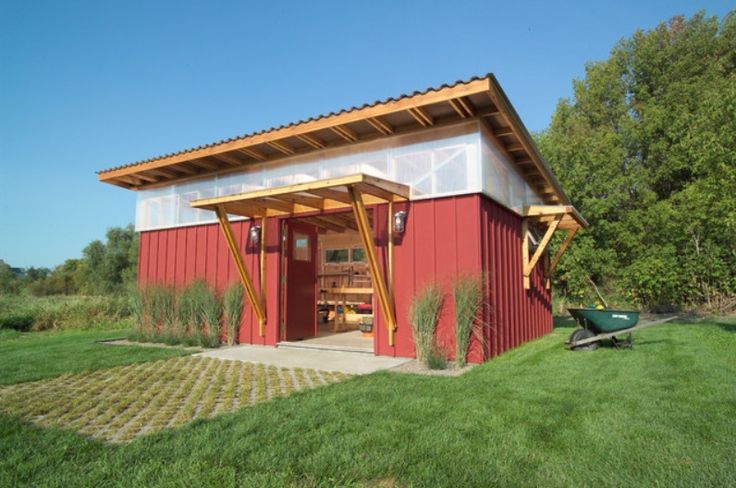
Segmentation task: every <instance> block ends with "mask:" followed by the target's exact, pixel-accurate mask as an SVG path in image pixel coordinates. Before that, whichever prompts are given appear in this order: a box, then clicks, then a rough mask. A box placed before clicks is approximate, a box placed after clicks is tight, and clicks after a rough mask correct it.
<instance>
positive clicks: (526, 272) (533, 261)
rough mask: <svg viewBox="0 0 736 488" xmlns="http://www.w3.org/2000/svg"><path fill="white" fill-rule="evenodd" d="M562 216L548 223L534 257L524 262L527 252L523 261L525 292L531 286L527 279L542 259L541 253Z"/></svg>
mask: <svg viewBox="0 0 736 488" xmlns="http://www.w3.org/2000/svg"><path fill="white" fill-rule="evenodd" d="M562 217H563V215H558V216H557V217H555V220H553V221H552V222H550V224H549V226H548V227H547V232H545V233H544V237H543V238H542V241H541V242H540V243H539V245H538V246H537V250H536V251H534V255H533V256H532V258H531V259H530V260H529V262H526V260H527V259H528V256H529V254H528V251H527V259H524V261H525V263H524V288H526V289H527V290H528V289H529V287H530V286H531V285H530V284H529V277H530V276H531V274H532V270H533V269H534V266H535V265H536V264H537V261H539V258H540V257H542V253H543V252H544V250H545V249H546V248H547V245H548V244H549V241H550V240H551V239H552V235H553V234H554V233H555V231H556V230H557V227H558V226H559V225H560V221H561V220H562ZM524 222H526V219H524ZM527 245H528V244H527Z"/></svg>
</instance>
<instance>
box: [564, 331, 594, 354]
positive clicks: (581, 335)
mask: <svg viewBox="0 0 736 488" xmlns="http://www.w3.org/2000/svg"><path fill="white" fill-rule="evenodd" d="M593 336H595V334H594V333H593V331H591V330H588V329H577V330H576V331H575V332H573V333H572V335H571V336H570V342H571V343H573V342H577V341H582V340H583V339H590V338H591V337H593ZM598 345H599V344H598V343H597V342H589V343H587V344H583V345H581V346H575V347H573V348H572V350H573V351H595V350H596V349H598Z"/></svg>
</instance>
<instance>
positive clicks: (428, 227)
mask: <svg viewBox="0 0 736 488" xmlns="http://www.w3.org/2000/svg"><path fill="white" fill-rule="evenodd" d="M371 208H372V210H373V212H374V223H375V224H376V225H375V226H374V232H375V235H374V238H375V242H376V251H377V253H378V256H379V259H381V260H382V261H383V264H384V272H385V270H386V268H385V262H386V246H385V244H386V225H387V211H388V207H387V205H380V206H373V207H371ZM394 210H395V211H398V210H407V212H408V218H407V221H406V231H405V232H404V234H403V235H401V236H397V237H396V240H395V244H394V273H393V290H394V303H395V305H396V315H397V317H396V318H397V322H398V326H397V330H396V335H395V346H393V347H391V346H389V345H388V334H387V331H386V328H385V324H384V322H383V318H382V317H381V316H380V312H379V313H377V314H376V323H375V325H374V332H375V334H376V339H375V352H376V353H377V354H380V355H395V356H402V357H413V356H414V355H415V352H414V344H413V340H412V333H411V327H410V325H409V322H408V312H409V306H410V303H411V299H412V297H413V296H414V295H415V294H416V293H417V292H418V291H419V290H421V289H422V288H423V287H424V286H426V285H427V284H428V283H430V282H432V281H437V282H439V283H440V284H441V285H442V287H443V290H444V291H445V301H444V306H443V309H442V314H441V317H440V322H439V325H438V331H437V335H438V339H439V341H440V343H441V344H442V345H443V346H444V347H445V348H446V350H447V352H448V353H449V354H450V356H452V355H453V354H454V343H455V340H454V318H453V317H454V303H453V300H452V290H451V283H452V281H453V280H454V279H455V278H456V277H457V276H459V275H461V274H464V273H478V272H482V273H483V274H484V277H485V281H486V290H488V291H489V293H488V296H486V301H487V305H486V307H485V309H484V321H485V322H486V323H487V324H490V327H489V328H486V329H485V330H486V333H485V340H484V341H479V340H473V343H472V344H471V349H470V353H469V356H468V359H469V360H470V361H472V362H480V361H483V360H485V359H488V358H490V357H494V356H496V355H498V354H501V353H502V352H504V351H506V350H508V349H511V348H513V347H516V346H518V345H520V344H522V343H524V342H526V341H529V340H531V339H534V338H536V337H539V336H541V335H544V334H546V333H548V332H550V331H551V330H552V315H551V299H550V293H549V290H547V289H546V287H545V286H544V279H543V276H542V273H541V266H538V267H537V269H536V270H535V271H534V273H533V274H532V280H531V283H532V286H531V288H530V289H529V290H525V289H524V286H523V282H522V260H521V217H519V216H518V215H517V214H515V213H514V212H511V211H510V210H508V209H506V208H505V207H503V206H501V205H499V204H497V203H496V202H494V201H493V200H491V199H489V198H487V197H485V196H482V195H477V194H476V195H463V196H456V197H447V198H437V199H431V200H420V201H414V202H407V203H403V204H395V206H394ZM250 225H254V224H252V223H251V222H250V221H238V222H233V224H232V226H233V231H234V233H235V236H236V238H237V239H238V242H239V243H240V247H241V249H243V247H244V245H245V243H246V242H247V236H248V229H249V227H250ZM280 227H281V225H280V220H279V219H276V218H271V219H269V222H268V228H267V229H266V241H267V263H266V290H267V305H266V306H267V308H266V310H267V316H268V317H267V325H266V337H265V338H264V337H260V336H259V335H258V326H257V321H256V318H255V316H254V314H253V312H252V310H251V308H250V307H249V306H247V305H246V307H245V311H244V316H243V319H242V323H241V327H240V333H239V338H238V339H239V341H240V342H241V343H251V344H267V345H274V344H276V343H277V342H278V333H279V322H278V321H279V293H280V289H279V286H278V283H279V273H280V269H279V268H280V252H281V249H280ZM244 260H245V265H246V267H247V268H248V270H249V271H250V273H251V276H252V277H253V280H254V282H255V283H256V284H258V283H259V280H260V276H259V273H260V264H259V253H258V249H254V248H252V247H251V246H249V245H247V246H245V252H244ZM138 276H139V282H140V283H166V284H172V285H176V286H183V285H186V284H187V283H189V282H191V281H192V280H194V279H195V278H204V279H205V280H207V281H208V282H209V283H211V284H213V285H214V286H216V287H217V288H218V289H219V290H223V289H224V288H225V286H226V285H227V284H228V283H229V282H231V281H237V280H238V275H237V271H236V269H235V265H234V264H233V262H232V259H231V257H230V254H229V252H228V249H227V246H226V244H225V240H224V238H223V236H222V232H221V231H220V229H219V227H218V225H217V224H207V225H199V226H192V227H181V228H175V229H163V230H154V231H146V232H142V233H141V240H140V259H139V275H138ZM375 308H376V310H378V309H379V307H375Z"/></svg>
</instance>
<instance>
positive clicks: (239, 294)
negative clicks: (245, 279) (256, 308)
mask: <svg viewBox="0 0 736 488" xmlns="http://www.w3.org/2000/svg"><path fill="white" fill-rule="evenodd" d="M222 302H223V303H222V304H223V309H224V311H225V313H224V316H225V331H226V333H227V345H228V346H232V345H233V344H235V342H236V340H237V336H238V327H239V326H240V317H241V316H242V315H243V286H242V285H241V284H240V283H238V282H233V283H230V284H229V285H228V286H227V288H225V294H224V295H223V297H222Z"/></svg>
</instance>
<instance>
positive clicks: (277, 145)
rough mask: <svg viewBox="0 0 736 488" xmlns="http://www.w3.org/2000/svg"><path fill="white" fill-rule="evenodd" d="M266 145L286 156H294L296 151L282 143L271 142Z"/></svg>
mask: <svg viewBox="0 0 736 488" xmlns="http://www.w3.org/2000/svg"><path fill="white" fill-rule="evenodd" d="M266 144H268V145H269V146H271V147H272V148H274V149H276V150H277V151H279V152H282V153H284V154H286V155H287V156H291V155H293V154H296V151H295V150H294V148H293V147H291V146H289V145H288V144H286V143H285V142H283V141H271V142H267V143H266Z"/></svg>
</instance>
